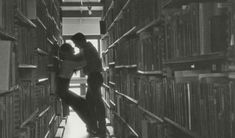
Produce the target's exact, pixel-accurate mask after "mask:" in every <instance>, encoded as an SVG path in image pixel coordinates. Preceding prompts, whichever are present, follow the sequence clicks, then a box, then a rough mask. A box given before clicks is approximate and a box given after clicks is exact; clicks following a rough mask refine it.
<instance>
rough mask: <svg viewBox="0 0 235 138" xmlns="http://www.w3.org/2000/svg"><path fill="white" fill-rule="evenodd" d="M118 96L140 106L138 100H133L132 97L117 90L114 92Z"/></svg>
mask: <svg viewBox="0 0 235 138" xmlns="http://www.w3.org/2000/svg"><path fill="white" fill-rule="evenodd" d="M114 92H115V93H116V94H118V95H120V96H122V97H124V98H125V99H126V100H128V101H129V102H131V103H133V104H136V105H137V104H138V100H136V99H134V98H131V97H130V96H128V95H126V94H123V93H120V92H118V91H117V90H116V91H114Z"/></svg>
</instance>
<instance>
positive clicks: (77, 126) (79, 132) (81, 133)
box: [63, 111, 89, 138]
mask: <svg viewBox="0 0 235 138" xmlns="http://www.w3.org/2000/svg"><path fill="white" fill-rule="evenodd" d="M63 138H89V135H88V133H87V131H86V126H85V124H84V122H83V121H82V120H81V119H80V118H79V117H78V115H77V114H76V113H75V112H73V111H71V112H70V115H69V116H68V120H67V124H66V126H65V132H64V137H63Z"/></svg>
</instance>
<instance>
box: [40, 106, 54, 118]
mask: <svg viewBox="0 0 235 138" xmlns="http://www.w3.org/2000/svg"><path fill="white" fill-rule="evenodd" d="M50 108H51V106H48V107H47V108H45V109H44V110H43V111H41V112H40V113H39V114H38V117H39V118H40V117H42V116H44V115H45V114H46V113H47V112H48V111H49V110H50Z"/></svg>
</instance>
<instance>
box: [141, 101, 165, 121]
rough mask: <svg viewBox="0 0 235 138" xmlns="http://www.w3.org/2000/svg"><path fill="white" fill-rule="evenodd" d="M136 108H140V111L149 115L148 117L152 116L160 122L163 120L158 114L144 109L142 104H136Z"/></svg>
mask: <svg viewBox="0 0 235 138" xmlns="http://www.w3.org/2000/svg"><path fill="white" fill-rule="evenodd" d="M138 109H140V110H141V111H142V112H144V113H146V114H147V115H148V116H150V117H152V118H154V119H156V120H158V121H159V122H161V123H163V122H164V120H163V119H162V118H161V117H159V116H157V115H155V114H153V113H151V112H150V111H148V110H146V109H144V108H143V107H142V106H140V105H138Z"/></svg>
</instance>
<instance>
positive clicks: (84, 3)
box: [61, 0, 103, 18]
mask: <svg viewBox="0 0 235 138" xmlns="http://www.w3.org/2000/svg"><path fill="white" fill-rule="evenodd" d="M61 9H62V17H65V18H66V17H73V18H76V17H77V18H80V17H81V18H83V17H101V16H102V12H103V4H102V2H101V0H63V3H62V6H61Z"/></svg>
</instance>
